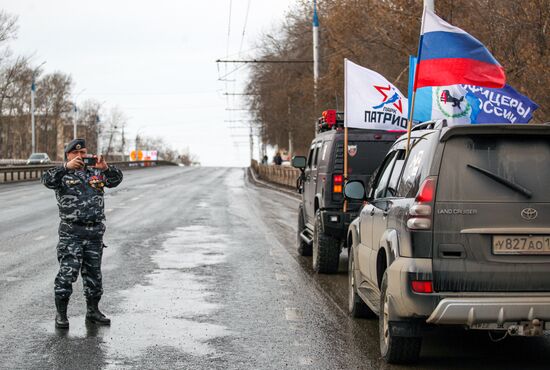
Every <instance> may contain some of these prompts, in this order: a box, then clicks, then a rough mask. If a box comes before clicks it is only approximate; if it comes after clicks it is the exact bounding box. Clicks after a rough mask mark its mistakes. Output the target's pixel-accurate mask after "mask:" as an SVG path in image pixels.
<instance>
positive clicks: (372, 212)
mask: <svg viewBox="0 0 550 370" xmlns="http://www.w3.org/2000/svg"><path fill="white" fill-rule="evenodd" d="M370 215H371V216H374V208H373V209H371V210H370Z"/></svg>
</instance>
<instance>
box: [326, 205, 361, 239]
mask: <svg viewBox="0 0 550 370" xmlns="http://www.w3.org/2000/svg"><path fill="white" fill-rule="evenodd" d="M357 214H358V213H357V212H346V213H344V212H342V211H341V210H328V209H324V210H322V211H321V216H322V218H323V231H324V232H325V234H327V235H330V236H332V237H334V238H336V239H344V238H345V237H346V234H347V232H348V227H349V224H350V223H351V221H353V220H354V219H355V217H357Z"/></svg>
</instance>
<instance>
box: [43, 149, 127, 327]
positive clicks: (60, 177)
mask: <svg viewBox="0 0 550 370" xmlns="http://www.w3.org/2000/svg"><path fill="white" fill-rule="evenodd" d="M86 157H88V156H87V150H86V143H85V141H84V139H75V140H73V141H71V142H70V143H69V144H68V145H67V147H66V148H65V159H66V162H65V164H64V165H63V166H59V167H54V168H51V169H49V170H47V171H46V172H44V174H43V175H42V183H43V184H44V185H45V186H46V187H48V188H50V189H53V190H55V196H56V198H57V206H58V207H59V217H60V218H61V223H60V225H59V244H58V245H57V260H58V261H59V272H58V274H57V276H56V278H55V306H56V308H57V314H56V316H55V326H56V327H57V328H68V327H69V320H68V319H67V305H68V304H69V297H70V296H71V293H72V291H73V288H72V284H73V283H74V282H75V281H76V279H77V278H78V273H79V271H80V273H81V275H82V283H83V285H84V294H85V296H86V303H87V310H86V320H87V321H88V322H92V323H97V324H102V325H110V324H111V320H109V319H108V318H107V317H105V315H103V314H102V313H101V311H99V308H98V303H99V300H100V299H101V295H102V294H103V287H102V282H101V257H102V255H103V247H104V245H103V234H104V233H105V225H104V224H103V221H104V220H105V214H104V211H103V208H104V207H103V192H104V187H108V188H113V187H115V186H117V185H118V184H120V182H121V181H122V172H121V171H120V170H119V169H118V168H116V167H114V166H110V165H108V164H107V163H106V162H105V161H104V160H103V158H102V157H101V156H99V157H96V156H93V158H95V159H96V161H97V163H96V164H95V165H93V166H87V165H85V163H84V158H86Z"/></svg>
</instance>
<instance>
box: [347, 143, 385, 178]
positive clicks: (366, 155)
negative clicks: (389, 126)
mask: <svg viewBox="0 0 550 370" xmlns="http://www.w3.org/2000/svg"><path fill="white" fill-rule="evenodd" d="M392 145H393V142H391V141H351V140H350V141H349V142H348V171H349V173H350V174H353V173H357V174H359V173H360V174H368V175H372V174H373V173H374V171H375V170H376V169H377V168H378V166H380V164H381V163H382V161H383V160H384V157H385V156H386V154H387V153H388V151H389V150H390V148H391V146H392ZM352 154H354V155H352Z"/></svg>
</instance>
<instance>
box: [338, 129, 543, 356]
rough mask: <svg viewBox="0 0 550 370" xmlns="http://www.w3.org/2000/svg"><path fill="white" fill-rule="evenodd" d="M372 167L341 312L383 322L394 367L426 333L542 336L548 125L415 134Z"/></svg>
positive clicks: (351, 234)
mask: <svg viewBox="0 0 550 370" xmlns="http://www.w3.org/2000/svg"><path fill="white" fill-rule="evenodd" d="M406 143H407V140H406V136H404V137H402V138H400V139H399V140H397V142H396V143H395V144H394V145H393V146H392V147H391V149H390V150H389V152H388V154H387V155H386V157H385V158H384V160H383V162H382V164H381V165H380V168H379V170H378V171H377V174H376V175H375V176H374V177H373V181H372V182H371V184H370V186H369V187H368V195H367V196H366V197H365V188H364V187H363V183H362V182H360V181H358V180H353V181H350V182H348V183H347V185H346V187H345V194H346V197H348V198H350V199H355V200H359V201H361V200H366V201H367V202H368V203H367V204H366V205H365V206H364V207H363V208H362V209H361V212H360V215H359V216H358V217H357V218H356V219H355V220H354V221H353V222H352V223H351V225H350V227H349V230H348V235H347V245H348V246H349V272H348V275H349V312H350V314H351V315H352V316H353V317H375V316H379V335H380V351H381V354H382V357H383V358H384V359H385V360H386V361H388V362H390V363H407V362H414V361H416V360H417V359H418V357H419V353H420V348H421V342H422V332H423V329H425V328H426V327H427V326H429V325H460V326H463V327H465V328H467V329H478V330H486V331H489V334H490V335H491V336H492V337H493V339H495V340H496V339H499V338H503V337H505V336H539V335H543V332H544V331H545V330H550V273H549V272H550V191H549V190H548V186H549V185H550V171H549V170H548V163H550V125H548V124H546V125H468V126H454V127H446V122H445V121H444V120H443V121H437V122H430V123H426V124H421V125H419V126H416V127H415V128H414V129H413V131H412V135H411V146H410V152H409V153H408V155H407V152H406Z"/></svg>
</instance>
